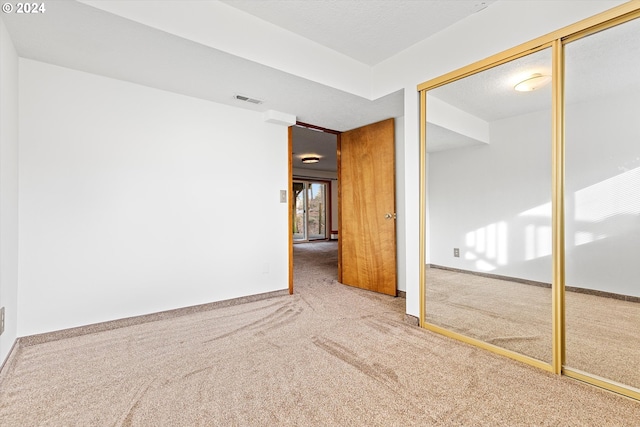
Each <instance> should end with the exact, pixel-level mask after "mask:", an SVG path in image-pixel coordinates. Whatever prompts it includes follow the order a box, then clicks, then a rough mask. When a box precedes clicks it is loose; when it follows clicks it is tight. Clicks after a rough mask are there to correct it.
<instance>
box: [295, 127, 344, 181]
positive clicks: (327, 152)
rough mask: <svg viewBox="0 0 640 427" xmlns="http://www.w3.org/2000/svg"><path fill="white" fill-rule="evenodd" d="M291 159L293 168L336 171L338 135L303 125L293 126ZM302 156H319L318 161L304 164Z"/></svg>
mask: <svg viewBox="0 0 640 427" xmlns="http://www.w3.org/2000/svg"><path fill="white" fill-rule="evenodd" d="M292 137H293V159H292V166H293V167H294V168H295V169H311V170H316V171H327V172H337V171H338V156H337V148H338V147H337V142H338V137H337V136H336V135H335V134H332V133H326V132H321V131H317V130H313V129H308V128H305V127H300V126H294V127H293V135H292ZM303 157H319V158H320V161H319V162H318V163H312V164H304V163H302V158H303Z"/></svg>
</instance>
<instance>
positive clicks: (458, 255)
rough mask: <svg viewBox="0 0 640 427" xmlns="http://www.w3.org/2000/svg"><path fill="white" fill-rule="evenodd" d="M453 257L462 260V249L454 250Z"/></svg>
mask: <svg viewBox="0 0 640 427" xmlns="http://www.w3.org/2000/svg"><path fill="white" fill-rule="evenodd" d="M453 256H454V257H456V258H460V248H453Z"/></svg>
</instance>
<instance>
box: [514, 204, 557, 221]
mask: <svg viewBox="0 0 640 427" xmlns="http://www.w3.org/2000/svg"><path fill="white" fill-rule="evenodd" d="M518 216H534V217H539V218H551V202H548V203H545V204H543V205H540V206H536V207H535V208H531V209H529V210H526V211H524V212H522V213H521V214H520V215H518Z"/></svg>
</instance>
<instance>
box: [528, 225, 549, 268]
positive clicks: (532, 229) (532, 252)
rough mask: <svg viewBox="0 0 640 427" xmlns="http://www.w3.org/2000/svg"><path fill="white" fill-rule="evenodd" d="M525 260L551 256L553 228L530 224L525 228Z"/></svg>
mask: <svg viewBox="0 0 640 427" xmlns="http://www.w3.org/2000/svg"><path fill="white" fill-rule="evenodd" d="M524 242H525V246H524V248H525V249H524V250H525V256H524V258H525V260H526V261H531V260H532V259H536V258H542V257H545V256H549V255H551V248H552V245H551V226H547V225H534V224H529V225H527V226H526V227H525V228H524Z"/></svg>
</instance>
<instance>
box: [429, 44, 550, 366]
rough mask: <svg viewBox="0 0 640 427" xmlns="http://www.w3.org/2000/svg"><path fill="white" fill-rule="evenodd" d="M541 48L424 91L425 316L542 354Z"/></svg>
mask: <svg viewBox="0 0 640 427" xmlns="http://www.w3.org/2000/svg"><path fill="white" fill-rule="evenodd" d="M550 50H551V49H545V50H542V51H539V52H536V53H533V54H531V55H527V56H524V57H521V58H519V59H516V60H514V61H511V62H507V63H505V64H502V65H499V66H496V67H494V68H490V69H488V70H485V71H482V72H480V73H477V74H474V75H471V76H469V77H466V78H463V79H461V80H457V81H454V82H452V83H449V84H446V85H444V86H441V87H438V88H436V89H433V90H430V91H429V92H428V94H427V152H428V163H427V185H428V189H427V193H428V222H429V226H428V235H429V246H428V249H427V252H428V259H429V267H430V268H429V269H428V270H427V272H426V295H425V297H426V321H427V322H429V323H432V324H435V325H437V326H441V327H444V328H446V329H449V330H452V331H454V332H458V333H461V334H463V335H465V336H468V337H471V338H476V339H479V340H481V341H484V342H487V343H490V344H493V345H496V346H498V347H502V348H506V349H509V350H512V351H515V352H518V353H521V354H524V355H526V356H530V357H532V358H534V359H537V360H541V361H544V362H547V363H550V362H551V357H552V356H551V355H552V353H551V348H552V346H551V334H552V325H551V277H552V260H551V118H552V116H551V106H552V96H551V85H550V84H549V83H550V80H551V68H552V67H551V52H550Z"/></svg>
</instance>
